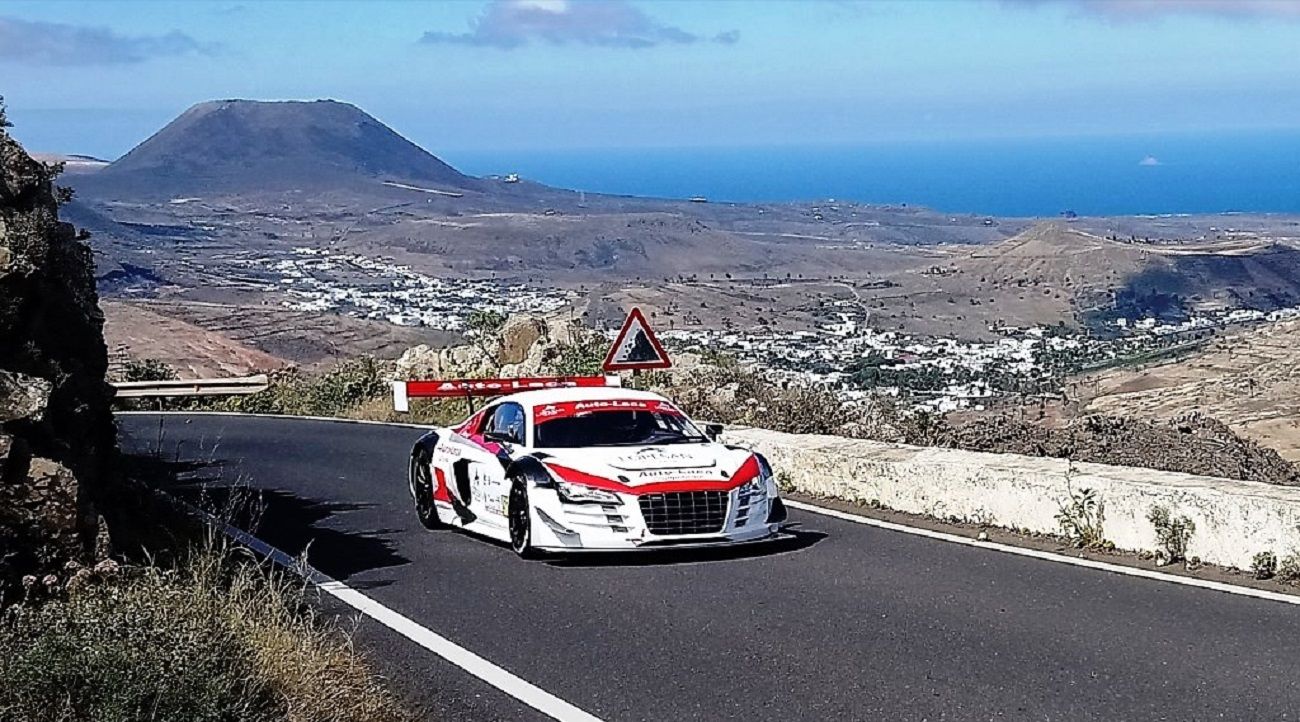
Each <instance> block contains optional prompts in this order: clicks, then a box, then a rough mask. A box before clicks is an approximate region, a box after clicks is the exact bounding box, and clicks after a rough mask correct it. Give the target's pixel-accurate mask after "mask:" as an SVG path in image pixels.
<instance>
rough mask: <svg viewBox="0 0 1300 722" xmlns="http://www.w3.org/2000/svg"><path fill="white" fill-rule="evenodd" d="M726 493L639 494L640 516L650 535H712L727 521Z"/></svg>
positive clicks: (720, 529)
mask: <svg viewBox="0 0 1300 722" xmlns="http://www.w3.org/2000/svg"><path fill="white" fill-rule="evenodd" d="M727 496H728V494H727V492H725V491H682V492H674V493H671V494H643V495H642V496H641V497H640V498H639V501H640V503H641V516H643V517H645V524H646V528H647V529H649V530H650V533H651V534H661V535H663V534H716V533H718V532H720V531H722V525H723V524H725V523H726V521H727Z"/></svg>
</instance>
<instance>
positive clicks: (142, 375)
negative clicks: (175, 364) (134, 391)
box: [117, 358, 178, 381]
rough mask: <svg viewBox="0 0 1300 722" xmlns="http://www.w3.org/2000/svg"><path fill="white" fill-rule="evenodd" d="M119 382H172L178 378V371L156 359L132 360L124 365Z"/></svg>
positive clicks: (119, 373) (119, 374) (119, 375)
mask: <svg viewBox="0 0 1300 722" xmlns="http://www.w3.org/2000/svg"><path fill="white" fill-rule="evenodd" d="M117 376H118V377H119V378H118V380H119V381H170V380H172V379H175V378H178V376H177V375H176V369H174V368H172V367H171V366H169V365H168V364H167V363H166V362H165V361H159V360H158V359H155V358H142V359H130V360H129V361H127V362H126V363H125V364H123V365H122V368H121V370H120V371H119V372H118V374H117Z"/></svg>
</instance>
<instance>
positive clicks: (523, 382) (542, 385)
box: [393, 376, 623, 412]
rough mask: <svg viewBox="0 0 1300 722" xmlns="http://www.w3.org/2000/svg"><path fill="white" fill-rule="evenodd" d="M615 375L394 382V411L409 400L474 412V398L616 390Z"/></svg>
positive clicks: (403, 407) (405, 407)
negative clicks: (452, 402)
mask: <svg viewBox="0 0 1300 722" xmlns="http://www.w3.org/2000/svg"><path fill="white" fill-rule="evenodd" d="M622 385H623V380H622V379H620V378H619V377H617V376H533V377H522V378H515V379H445V380H442V381H394V382H393V410H394V411H401V412H407V411H410V410H411V403H410V400H411V399H449V398H464V399H466V400H468V401H469V403H470V407H471V411H472V410H473V404H474V397H476V396H504V395H506V394H513V393H517V392H519V391H533V390H536V389H560V388H576V387H586V388H593V387H602V386H612V387H619V386H622Z"/></svg>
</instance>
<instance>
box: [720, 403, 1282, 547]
mask: <svg viewBox="0 0 1300 722" xmlns="http://www.w3.org/2000/svg"><path fill="white" fill-rule="evenodd" d="M723 440H725V441H727V442H728V443H734V444H739V445H741V446H746V447H749V448H752V449H754V450H755V451H758V452H760V453H762V454H763V455H764V456H766V457H767V458H768V460H769V461H770V462H771V463H772V466H773V467H774V468H775V469H776V470H777V473H778V475H782V474H784V475H785V478H784V479H783V480H785V481H787V482H789V483H792V484H793V486H794V488H795V489H797V490H798V491H801V492H804V493H808V494H813V495H818V496H829V497H836V498H840V499H846V500H850V501H862V502H866V503H871V502H878V503H879V504H881V505H883V506H885V507H888V508H891V509H896V510H899V511H904V512H909V513H914V514H926V515H929V516H935V517H940V518H951V517H956V518H958V519H961V520H963V521H970V522H976V523H986V524H990V525H994V526H1001V527H1012V528H1018V529H1026V530H1029V531H1033V532H1048V533H1060V530H1061V528H1060V524H1059V523H1058V521H1057V519H1056V516H1057V514H1058V512H1060V510H1061V507H1062V505H1064V504H1066V503H1068V502H1069V500H1070V497H1071V494H1072V493H1078V492H1080V491H1081V490H1083V489H1093V490H1095V491H1096V493H1097V496H1098V498H1099V499H1100V500H1101V502H1102V503H1103V504H1104V518H1103V525H1102V532H1103V536H1104V538H1105V539H1107V540H1109V541H1111V542H1112V543H1114V545H1115V546H1116V547H1118V548H1120V549H1129V550H1135V551H1137V550H1149V551H1154V550H1156V549H1157V548H1159V544H1158V542H1157V539H1156V532H1155V528H1154V527H1153V526H1152V524H1151V522H1150V521H1148V520H1147V514H1148V513H1150V511H1151V509H1152V507H1154V506H1157V505H1161V506H1165V507H1167V508H1168V509H1169V511H1170V513H1171V514H1172V515H1174V516H1181V515H1185V516H1187V517H1188V518H1190V519H1191V520H1192V521H1193V522H1195V524H1196V532H1195V534H1193V536H1192V538H1191V541H1190V543H1189V545H1188V556H1189V557H1190V556H1198V557H1200V558H1201V559H1202V560H1203V561H1206V562H1210V563H1213V564H1220V565H1224V566H1232V567H1238V568H1241V569H1249V568H1250V563H1251V558H1252V557H1253V556H1254V555H1255V554H1257V553H1259V552H1262V551H1271V552H1274V553H1275V554H1277V555H1278V557H1279V558H1280V557H1282V556H1284V555H1286V554H1288V553H1290V552H1292V551H1294V550H1296V549H1300V488H1298V487H1283V486H1274V485H1271V484H1264V483H1261V482H1248V481H1233V480H1230V479H1219V478H1214V477H1208V476H1193V475H1190V474H1176V473H1172V472H1166V471H1154V470H1151V469H1139V468H1134V467H1123V466H1106V465H1104V464H1081V463H1076V464H1074V465H1073V468H1071V465H1070V463H1069V462H1068V461H1066V460H1064V459H1047V458H1037V457H1029V456H1018V455H1014V454H986V453H979V452H973V451H958V450H955V449H937V448H922V447H915V446H904V445H902V444H887V443H881V442H875V441H862V440H858V439H846V438H841V437H836V436H815V435H805V434H785V433H780V432H776V431H767V430H764V429H742V428H732V429H728V430H727V431H726V432H725V433H724V435H723Z"/></svg>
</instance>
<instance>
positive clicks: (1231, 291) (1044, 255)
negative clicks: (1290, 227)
mask: <svg viewBox="0 0 1300 722" xmlns="http://www.w3.org/2000/svg"><path fill="white" fill-rule="evenodd" d="M951 270H952V271H953V274H954V275H957V276H961V277H964V278H965V279H967V280H968V281H969V279H974V278H978V279H980V285H981V286H982V288H983V289H984V290H987V291H989V292H991V295H995V296H996V295H999V294H1008V293H1009V292H1015V293H1017V294H1019V297H1020V298H1021V299H1022V300H1029V301H1032V302H1033V304H1034V305H1036V306H1039V307H1040V308H1039V310H1040V311H1042V310H1045V309H1051V310H1052V312H1053V313H1067V312H1068V311H1069V309H1070V308H1071V307H1072V308H1073V310H1074V313H1076V314H1077V315H1078V316H1079V318H1080V319H1081V320H1083V321H1084V322H1090V323H1106V322H1108V321H1109V320H1111V319H1113V318H1115V317H1117V316H1126V317H1128V318H1140V317H1145V316H1157V317H1162V318H1171V319H1177V318H1182V317H1184V316H1186V315H1187V314H1188V313H1190V312H1193V311H1196V310H1207V309H1223V308H1255V309H1261V310H1273V309H1276V308H1281V307H1284V306H1293V305H1297V304H1300V251H1297V249H1296V248H1294V247H1291V246H1288V245H1283V244H1280V243H1274V242H1270V241H1248V242H1243V241H1201V242H1183V243H1177V244H1174V243H1170V244H1156V243H1141V242H1129V241H1125V240H1118V239H1114V238H1107V237H1104V236H1101V235H1097V234H1094V233H1088V232H1085V231H1082V230H1079V229H1076V228H1073V227H1071V226H1069V225H1066V224H1064V223H1056V222H1050V223H1041V224H1038V225H1035V226H1033V227H1032V228H1030V229H1028V230H1026V231H1024V232H1023V233H1020V234H1018V235H1016V236H1014V237H1012V238H1009V239H1007V240H1005V241H1003V242H1001V243H998V244H995V245H993V246H990V247H988V248H981V249H977V250H975V251H974V252H972V253H971V254H970V255H969V257H967V258H964V259H960V260H958V261H956V262H955V263H954V264H953V266H952V268H951Z"/></svg>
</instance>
